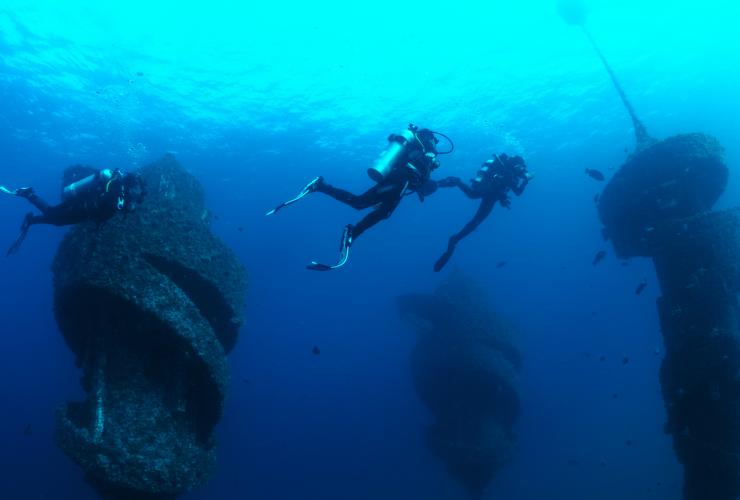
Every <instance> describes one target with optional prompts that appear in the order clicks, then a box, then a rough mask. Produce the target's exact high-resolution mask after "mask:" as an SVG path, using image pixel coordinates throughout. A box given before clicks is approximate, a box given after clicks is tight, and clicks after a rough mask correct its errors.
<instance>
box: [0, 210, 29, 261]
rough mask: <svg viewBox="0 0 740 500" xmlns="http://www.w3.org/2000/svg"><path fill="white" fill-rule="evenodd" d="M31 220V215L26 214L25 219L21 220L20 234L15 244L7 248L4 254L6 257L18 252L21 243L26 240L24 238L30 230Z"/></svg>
mask: <svg viewBox="0 0 740 500" xmlns="http://www.w3.org/2000/svg"><path fill="white" fill-rule="evenodd" d="M32 218H33V214H32V213H30V212H29V213H27V214H26V218H25V219H23V224H22V225H21V233H20V234H19V235H18V238H16V240H15V242H14V243H13V244H12V245H10V248H8V252H7V253H6V254H5V256H6V257H10V256H11V255H13V254H14V253H16V252H17V251H18V249H19V248H20V247H21V245H22V244H23V242H24V241H25V239H26V236H28V230H29V229H30V228H31V219H32Z"/></svg>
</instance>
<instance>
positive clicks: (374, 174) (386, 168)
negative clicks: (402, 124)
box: [367, 125, 417, 182]
mask: <svg viewBox="0 0 740 500" xmlns="http://www.w3.org/2000/svg"><path fill="white" fill-rule="evenodd" d="M416 130H417V127H416V126H415V125H409V128H408V129H406V130H404V131H403V132H401V133H400V134H391V135H390V136H388V142H389V144H388V148H386V150H385V151H383V152H382V153H380V157H379V158H378V159H377V160H376V161H375V164H374V165H373V166H372V167H370V168H368V169H367V175H369V176H370V178H371V179H372V180H374V181H375V182H381V181H382V180H383V179H385V178H386V177H387V176H388V174H390V173H391V171H393V169H394V168H396V167H397V166H398V165H399V164H400V163H401V162H402V161H403V159H404V156H405V153H406V151H407V149H408V147H409V145H410V144H411V143H413V142H415V141H416V140H417V139H416Z"/></svg>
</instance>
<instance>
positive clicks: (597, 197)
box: [594, 193, 601, 203]
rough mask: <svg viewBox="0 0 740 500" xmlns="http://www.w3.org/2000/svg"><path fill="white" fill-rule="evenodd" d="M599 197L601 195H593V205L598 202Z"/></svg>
mask: <svg viewBox="0 0 740 500" xmlns="http://www.w3.org/2000/svg"><path fill="white" fill-rule="evenodd" d="M599 197H601V195H600V194H599V193H596V194H595V195H594V203H598V202H599Z"/></svg>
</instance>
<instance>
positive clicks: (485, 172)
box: [473, 157, 500, 186]
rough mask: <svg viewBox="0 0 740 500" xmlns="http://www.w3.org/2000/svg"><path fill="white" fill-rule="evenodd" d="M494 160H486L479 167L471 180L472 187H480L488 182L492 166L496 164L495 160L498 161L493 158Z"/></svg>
mask: <svg viewBox="0 0 740 500" xmlns="http://www.w3.org/2000/svg"><path fill="white" fill-rule="evenodd" d="M495 158H496V159H490V160H486V161H485V163H483V165H481V167H480V169H478V173H477V174H476V175H475V178H474V179H473V184H474V185H476V186H480V185H483V184H484V183H487V182H490V180H491V170H492V169H493V166H494V164H495V163H496V160H498V157H495ZM499 161H500V160H499Z"/></svg>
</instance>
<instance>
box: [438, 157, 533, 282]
mask: <svg viewBox="0 0 740 500" xmlns="http://www.w3.org/2000/svg"><path fill="white" fill-rule="evenodd" d="M520 161H521V159H520V158H518V157H514V158H507V159H506V160H504V162H503V163H501V161H500V160H498V163H497V164H496V165H495V166H494V167H492V168H491V170H489V171H488V172H485V174H484V175H482V176H481V177H480V178H479V179H475V180H473V181H472V182H471V183H470V185H467V184H465V183H464V182H463V181H462V180H461V179H460V178H459V177H448V178H446V179H443V180H441V181H439V182H438V183H437V184H438V186H439V187H457V188H459V189H460V190H461V191H462V192H463V193H465V196H467V197H468V198H471V199H474V200H478V199H479V200H481V203H480V205H479V206H478V210H477V211H476V212H475V215H474V216H473V218H472V219H471V220H470V222H468V223H467V224H465V226H464V227H463V228H462V229H461V230H460V231H459V232H458V233H455V234H453V235H452V236H451V237H450V240H449V242H448V244H447V250H446V251H445V253H443V254H442V256H441V257H440V258H439V260H437V262H436V264H435V265H434V270H435V271H439V270H441V269H442V268H443V267H444V265H445V264H447V261H448V260H449V259H450V257H452V254H453V252H454V251H455V246H456V245H457V244H458V243H459V242H460V240H462V239H463V238H465V237H466V236H467V235H469V234H470V233H472V232H473V231H475V229H476V228H477V227H478V226H479V225H480V224H481V222H483V221H484V220H485V219H486V217H488V215H489V214H490V213H491V211H492V210H493V207H494V206H495V205H496V202H499V203H501V205H502V206H505V207H508V206H509V204H510V202H509V197H508V193H509V191H511V192H513V193H514V194H515V195H516V196H520V195H521V194H522V192H524V188H525V187H527V184H528V183H529V177H528V175H527V171H526V167H525V166H524V162H523V161H521V163H519V162H520ZM519 165H521V166H522V167H521V168H516V167H517V166H519Z"/></svg>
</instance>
